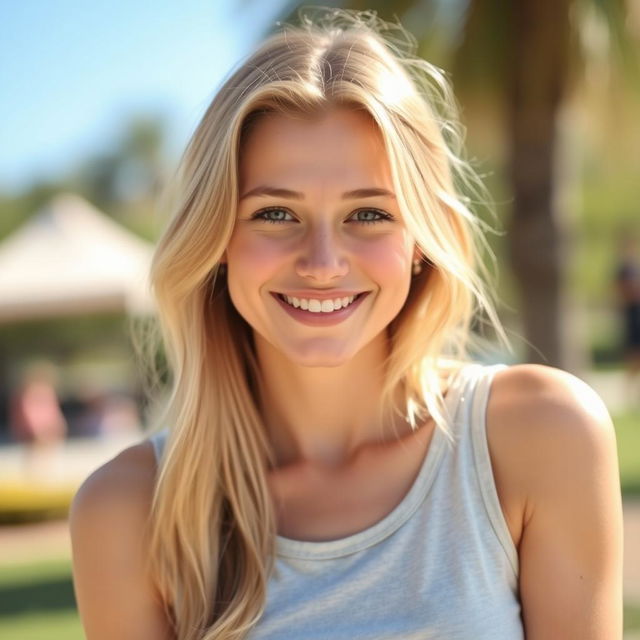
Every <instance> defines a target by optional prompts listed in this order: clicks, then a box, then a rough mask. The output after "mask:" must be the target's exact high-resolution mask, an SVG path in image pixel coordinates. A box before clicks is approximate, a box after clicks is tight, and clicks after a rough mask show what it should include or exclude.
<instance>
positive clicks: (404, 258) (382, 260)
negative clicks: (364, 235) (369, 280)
mask: <svg viewBox="0 0 640 640" xmlns="http://www.w3.org/2000/svg"><path fill="white" fill-rule="evenodd" d="M360 255H361V256H362V258H363V259H364V260H365V261H366V263H367V270H368V272H369V273H370V274H371V276H372V277H373V278H374V279H375V280H377V281H378V282H381V283H388V282H394V283H395V285H396V286H398V285H399V283H398V279H399V278H402V279H405V278H406V279H407V286H408V283H409V277H410V272H411V243H410V242H408V241H407V238H405V236H404V234H402V235H400V234H398V235H395V234H394V235H390V236H383V237H381V238H377V239H375V240H374V241H371V242H368V243H367V244H366V246H364V247H363V248H362V250H361V254H360Z"/></svg>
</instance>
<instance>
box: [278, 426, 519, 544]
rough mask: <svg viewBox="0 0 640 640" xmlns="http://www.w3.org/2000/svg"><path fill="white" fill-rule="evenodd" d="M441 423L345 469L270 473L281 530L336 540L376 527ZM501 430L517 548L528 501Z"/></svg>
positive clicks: (499, 448)
mask: <svg viewBox="0 0 640 640" xmlns="http://www.w3.org/2000/svg"><path fill="white" fill-rule="evenodd" d="M434 428H435V427H430V428H424V429H421V430H418V431H417V432H416V433H415V434H412V435H411V436H410V437H409V438H403V439H402V440H400V441H399V442H397V443H394V444H393V445H391V446H389V447H386V448H380V449H375V450H371V451H366V452H363V453H362V454H361V455H360V456H359V457H358V458H357V460H356V461H355V462H354V463H353V464H352V465H350V466H349V467H346V468H344V469H340V470H326V469H325V470H322V469H319V468H315V467H313V466H309V465H304V466H296V467H293V468H289V469H284V470H276V471H275V472H272V473H271V474H270V475H269V488H270V492H271V495H272V499H273V502H274V507H275V511H276V519H277V530H278V534H279V535H281V536H284V537H287V538H293V539H296V540H308V541H323V540H335V539H337V538H343V537H346V536H349V535H352V534H355V533H358V532H360V531H363V530H364V529H367V528H368V527H371V526H373V525H374V524H376V523H377V522H379V521H380V520H382V519H383V518H384V517H385V516H387V515H388V514H389V513H390V512H391V511H393V509H394V508H395V507H396V506H398V504H400V502H401V501H402V499H403V498H404V497H405V496H406V494H407V492H408V491H409V489H410V488H411V486H412V485H413V483H414V481H415V479H416V477H417V476H418V473H419V472H420V468H421V466H422V464H423V462H424V460H425V457H426V455H427V453H428V451H429V448H430V446H431V442H432V439H433V433H434ZM501 438H502V436H501V432H500V431H498V430H496V429H491V426H490V425H488V427H487V441H488V445H489V451H490V455H491V463H492V470H493V475H494V480H495V485H496V490H497V494H498V498H499V501H500V505H501V508H502V511H503V514H504V517H505V521H506V522H507V525H508V528H509V533H510V535H511V538H512V540H513V542H514V545H515V546H516V548H517V547H518V546H519V544H520V539H521V537H522V532H523V514H524V502H523V500H522V498H521V496H520V495H519V494H518V493H517V492H516V491H515V489H514V484H513V483H512V482H511V481H510V476H509V467H508V464H507V460H506V456H508V450H507V449H506V447H505V443H504V442H502V440H501Z"/></svg>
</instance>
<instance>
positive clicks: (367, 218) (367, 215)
mask: <svg viewBox="0 0 640 640" xmlns="http://www.w3.org/2000/svg"><path fill="white" fill-rule="evenodd" d="M358 217H359V219H358ZM352 219H355V221H356V222H360V223H362V224H376V223H378V222H384V221H385V220H393V216H390V215H389V214H388V213H385V212H384V211H378V209H359V210H358V211H356V212H355V213H354V214H353V216H352Z"/></svg>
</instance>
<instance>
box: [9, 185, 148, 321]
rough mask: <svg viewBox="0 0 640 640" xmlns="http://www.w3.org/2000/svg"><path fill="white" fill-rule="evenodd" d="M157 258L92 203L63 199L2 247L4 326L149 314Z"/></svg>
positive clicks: (67, 196)
mask: <svg viewBox="0 0 640 640" xmlns="http://www.w3.org/2000/svg"><path fill="white" fill-rule="evenodd" d="M152 253H153V247H152V245H151V244H149V243H148V242H145V241H144V240H141V239H140V238H138V237H137V236H135V235H133V234H132V233H130V232H129V231H127V230H126V229H124V228H123V227H121V226H120V225H118V224H117V223H115V222H114V221H113V220H111V219H110V218H108V217H107V216H106V215H104V214H103V213H101V212H100V211H98V210H97V209H96V208H95V207H93V206H92V205H91V204H89V203H88V202H87V201H86V200H84V199H82V198H80V197H79V196H77V195H73V194H62V195H59V196H56V197H55V198H54V199H53V200H52V201H51V202H50V203H49V204H48V205H47V206H45V207H44V208H43V209H42V210H40V211H39V212H38V213H37V214H35V215H34V216H32V217H31V218H30V219H29V220H28V221H27V222H26V223H25V224H24V225H22V227H20V228H18V229H17V230H16V231H14V232H13V233H12V234H11V235H9V236H8V237H7V238H6V239H5V240H4V241H3V242H2V243H0V321H12V320H25V319H29V318H35V317H48V316H56V315H68V314H78V313H91V312H98V311H118V310H125V311H127V312H128V313H147V312H149V311H150V310H151V308H152V302H151V296H150V293H149V288H148V272H149V266H150V264H151V257H152Z"/></svg>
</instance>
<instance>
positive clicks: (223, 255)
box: [218, 250, 227, 264]
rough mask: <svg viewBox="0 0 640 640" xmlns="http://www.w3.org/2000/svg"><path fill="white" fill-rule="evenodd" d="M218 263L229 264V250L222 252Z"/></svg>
mask: <svg viewBox="0 0 640 640" xmlns="http://www.w3.org/2000/svg"><path fill="white" fill-rule="evenodd" d="M218 264H227V251H226V250H225V252H224V253H223V254H222V257H221V258H220V260H219V261H218Z"/></svg>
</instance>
